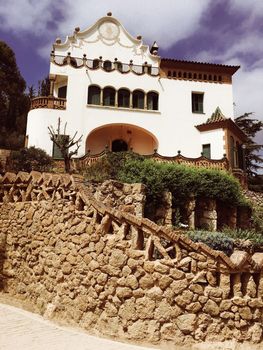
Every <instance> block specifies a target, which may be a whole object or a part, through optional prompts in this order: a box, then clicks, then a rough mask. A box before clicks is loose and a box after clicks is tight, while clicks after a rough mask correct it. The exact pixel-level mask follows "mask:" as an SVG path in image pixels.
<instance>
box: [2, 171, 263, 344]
mask: <svg viewBox="0 0 263 350" xmlns="http://www.w3.org/2000/svg"><path fill="white" fill-rule="evenodd" d="M128 186H130V185H127V186H126V187H125V191H126V193H125V198H126V196H129V195H130V196H131V197H130V199H129V200H128V203H126V204H125V205H131V206H133V207H129V210H127V207H125V206H124V207H123V208H122V210H118V209H116V208H112V207H109V206H108V205H105V204H103V203H102V202H103V201H104V200H102V197H100V201H98V200H96V199H95V198H94V196H93V195H92V194H91V193H90V191H88V190H87V189H86V188H85V187H84V186H82V185H81V184H77V183H76V182H75V181H74V179H73V178H72V177H70V176H66V175H61V176H58V175H50V174H40V173H36V172H33V173H31V174H26V173H18V174H17V175H16V174H10V173H7V174H5V176H4V177H2V178H0V288H1V290H2V291H3V292H5V293H8V294H10V295H12V296H14V297H15V298H17V299H23V300H26V301H28V302H29V303H31V304H34V305H35V310H36V311H37V312H39V313H40V314H43V315H45V316H46V317H48V318H55V319H59V320H64V321H65V320H66V322H68V323H70V324H75V325H78V326H80V327H82V328H84V329H87V330H89V331H90V332H94V333H96V334H103V335H107V336H111V337H118V338H119V339H120V338H122V339H126V340H132V341H147V342H150V343H160V342H171V343H173V344H189V343H194V342H201V341H224V340H229V339H236V340H237V341H240V342H243V341H250V342H254V343H259V342H261V341H262V326H263V316H262V309H263V300H262V298H263V275H262V266H263V256H262V254H261V253H256V254H254V255H252V256H251V255H249V254H248V253H246V252H242V251H235V252H234V253H233V254H232V256H231V257H228V256H226V255H225V254H223V253H222V252H218V251H214V250H212V249H210V248H209V247H207V246H206V245H204V244H201V243H199V244H197V243H193V242H192V241H191V240H189V239H188V238H186V237H185V236H184V235H182V234H180V232H175V231H173V230H172V229H169V228H167V227H162V226H158V225H157V224H155V223H153V222H151V221H150V220H148V219H146V218H143V217H140V216H139V215H137V216H135V215H134V214H135V212H134V213H133V212H132V210H133V209H134V210H135V211H137V212H138V211H140V209H138V208H139V207H138V198H139V197H138V195H142V189H141V188H140V187H139V186H133V185H131V186H130V187H128ZM119 190H121V189H119ZM122 190H123V189H122ZM129 191H130V194H129V193H128V192H129ZM119 194H120V196H121V193H119ZM134 195H135V199H134ZM120 196H119V197H120ZM136 198H137V199H136ZM140 198H141V199H142V200H143V195H142V197H140ZM132 208H133V209H132Z"/></svg>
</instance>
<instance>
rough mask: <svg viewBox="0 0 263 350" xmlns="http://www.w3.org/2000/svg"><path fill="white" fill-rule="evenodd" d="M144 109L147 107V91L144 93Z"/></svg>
mask: <svg viewBox="0 0 263 350" xmlns="http://www.w3.org/2000/svg"><path fill="white" fill-rule="evenodd" d="M144 109H147V93H144Z"/></svg>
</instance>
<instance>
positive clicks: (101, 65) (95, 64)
mask: <svg viewBox="0 0 263 350" xmlns="http://www.w3.org/2000/svg"><path fill="white" fill-rule="evenodd" d="M50 60H51V62H53V63H55V64H56V65H58V66H65V65H71V66H72V67H74V68H81V67H86V68H88V69H90V70H97V69H103V70H104V71H106V72H112V71H114V70H117V71H119V72H120V73H122V74H126V73H130V72H132V73H134V74H136V75H143V74H148V75H151V76H158V75H159V73H160V70H159V67H152V66H151V65H149V64H147V62H145V64H144V65H136V64H133V62H132V60H131V61H130V63H123V62H120V61H118V60H117V59H115V61H114V62H111V61H109V60H102V58H99V59H93V60H92V59H87V58H86V55H83V57H82V58H81V57H72V56H71V55H70V54H68V55H67V56H60V55H55V54H54V52H51V55H50Z"/></svg>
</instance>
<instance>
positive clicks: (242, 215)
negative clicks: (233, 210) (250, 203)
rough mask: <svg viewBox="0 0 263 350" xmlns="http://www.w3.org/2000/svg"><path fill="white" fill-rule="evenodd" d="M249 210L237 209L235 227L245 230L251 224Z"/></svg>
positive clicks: (244, 208)
mask: <svg viewBox="0 0 263 350" xmlns="http://www.w3.org/2000/svg"><path fill="white" fill-rule="evenodd" d="M250 220H251V209H250V208H248V207H238V208H237V227H238V228H241V229H247V228H249V227H250V224H251V221H250Z"/></svg>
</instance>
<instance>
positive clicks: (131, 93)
mask: <svg viewBox="0 0 263 350" xmlns="http://www.w3.org/2000/svg"><path fill="white" fill-rule="evenodd" d="M132 96H133V94H132V92H130V108H132V107H133V105H132Z"/></svg>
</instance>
